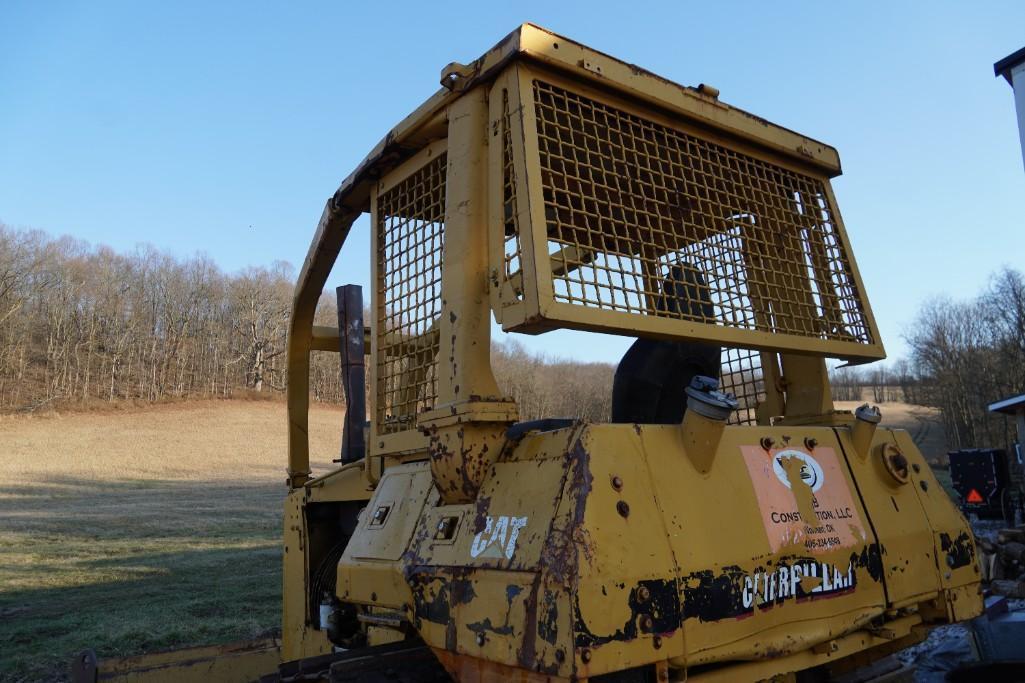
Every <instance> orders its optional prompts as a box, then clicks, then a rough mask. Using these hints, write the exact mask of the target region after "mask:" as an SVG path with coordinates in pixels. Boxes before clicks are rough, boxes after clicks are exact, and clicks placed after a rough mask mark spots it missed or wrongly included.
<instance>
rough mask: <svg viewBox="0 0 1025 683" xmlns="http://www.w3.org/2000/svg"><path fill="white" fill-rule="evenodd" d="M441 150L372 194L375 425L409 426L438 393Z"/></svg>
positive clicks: (385, 428)
mask: <svg viewBox="0 0 1025 683" xmlns="http://www.w3.org/2000/svg"><path fill="white" fill-rule="evenodd" d="M445 161H446V156H445V155H444V154H442V155H439V156H438V157H435V158H434V159H433V160H431V161H429V162H427V163H426V164H425V165H424V166H423V167H421V168H420V169H419V170H417V171H415V172H414V173H413V174H411V175H410V176H409V177H407V178H406V179H404V180H403V181H401V182H400V183H399V184H397V185H396V186H394V187H393V188H391V189H390V190H388V191H386V192H383V193H381V194H380V195H379V196H378V198H377V259H378V262H377V272H378V278H377V287H378V308H377V316H376V317H377V328H376V330H375V331H374V332H375V334H376V335H377V343H378V353H377V379H376V381H377V426H378V432H379V433H381V434H390V433H393V432H399V431H403V430H407V429H413V428H414V427H415V426H416V415H417V413H420V412H423V411H424V410H429V409H430V408H432V407H434V403H435V400H436V399H437V395H438V382H437V355H438V341H439V335H438V328H437V321H438V316H439V315H440V314H441V267H442V266H441V259H442V243H443V240H444V220H445Z"/></svg>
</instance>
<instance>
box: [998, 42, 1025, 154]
mask: <svg viewBox="0 0 1025 683" xmlns="http://www.w3.org/2000/svg"><path fill="white" fill-rule="evenodd" d="M993 73H995V74H996V75H997V76H1003V77H1004V78H1006V79H1007V82H1008V83H1010V84H1011V87H1012V88H1014V106H1015V108H1016V109H1017V110H1018V137H1019V138H1021V153H1022V161H1023V163H1025V47H1023V48H1022V49H1020V50H1018V51H1017V52H1015V53H1013V54H1010V55H1007V56H1006V57H1004V58H1003V59H1001V60H1000V61H999V62H997V63H996V64H994V65H993Z"/></svg>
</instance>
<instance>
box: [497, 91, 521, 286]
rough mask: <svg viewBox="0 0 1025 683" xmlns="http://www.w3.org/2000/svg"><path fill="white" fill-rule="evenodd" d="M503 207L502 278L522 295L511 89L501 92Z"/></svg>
mask: <svg viewBox="0 0 1025 683" xmlns="http://www.w3.org/2000/svg"><path fill="white" fill-rule="evenodd" d="M502 210H503V213H504V216H505V221H504V226H505V231H504V242H503V261H504V265H505V267H504V270H503V277H504V279H505V281H506V282H507V283H509V284H510V285H511V290H512V295H513V296H514V297H515V298H516V299H522V298H523V272H522V271H523V258H522V255H521V251H520V231H519V226H518V225H517V206H516V172H515V170H514V168H513V148H512V127H511V125H510V115H509V91H508V90H503V91H502Z"/></svg>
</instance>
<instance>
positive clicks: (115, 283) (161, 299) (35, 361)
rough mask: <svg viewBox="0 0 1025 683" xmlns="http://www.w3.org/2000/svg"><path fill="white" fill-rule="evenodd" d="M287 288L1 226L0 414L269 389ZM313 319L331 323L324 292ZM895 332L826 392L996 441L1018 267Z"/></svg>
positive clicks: (593, 379) (554, 389)
mask: <svg viewBox="0 0 1025 683" xmlns="http://www.w3.org/2000/svg"><path fill="white" fill-rule="evenodd" d="M294 282H295V273H294V271H293V269H292V267H291V266H290V265H289V264H287V263H283V262H278V263H274V264H272V265H271V266H270V267H269V268H264V267H254V268H247V269H245V270H243V271H240V272H237V273H225V272H224V271H222V270H221V269H220V268H218V267H217V265H216V264H214V263H213V262H212V261H211V260H210V259H208V258H206V257H203V256H195V257H191V258H184V259H180V258H175V257H173V256H171V255H169V254H167V253H163V252H160V251H157V250H155V249H153V248H152V247H140V248H138V249H136V250H135V251H134V252H132V253H130V254H119V253H116V252H114V251H113V250H111V249H110V248H107V247H103V246H100V247H94V246H91V245H89V244H87V243H85V242H81V241H78V240H73V239H70V238H67V237H62V238H57V239H54V238H50V237H48V236H47V235H46V234H44V233H41V232H37V231H24V230H14V229H11V228H8V227H4V226H3V225H0V411H7V412H10V411H30V410H35V409H38V408H40V407H44V406H54V405H68V404H81V403H90V402H98V401H102V402H108V403H109V402H116V401H122V400H141V401H159V400H163V399H169V398H193V397H206V398H210V397H232V396H239V395H241V394H246V393H256V394H261V395H262V394H267V393H274V392H277V391H280V390H282V389H283V388H284V382H285V376H284V375H285V362H284V350H285V335H286V332H287V328H288V315H289V311H290V306H291V298H292V287H293V284H294ZM317 322H318V324H323V325H335V324H337V321H336V313H335V303H334V297H333V296H329V295H325V296H324V297H323V299H322V300H321V302H320V306H319V308H318V312H317ZM907 340H908V342H909V344H910V347H911V357H910V358H908V359H904V360H898V361H897V362H895V363H892V364H889V365H883V364H875V365H872V366H867V367H865V368H848V369H841V370H836V371H834V372H833V373H831V374H832V380H833V388H834V393H835V398H837V399H838V400H862V399H863V398H864V399H868V400H874V401H876V402H884V401H893V400H902V401H905V402H908V403H918V404H922V405H930V406H935V407H938V408H940V410H941V412H942V415H943V420H944V427H945V430H946V432H947V439H948V443H950V444H951V446H952V447H968V446H983V445H995V446H1004V445H1006V444H1007V443H1008V439H1009V437H1010V436H1011V426H1010V425H1009V423H1008V422H1007V421H1006V420H1004V419H1003V418H1000V417H994V416H991V415H989V414H988V413H987V412H986V405H987V404H988V403H990V402H993V401H996V400H999V399H1001V398H1004V397H1006V396H1009V395H1012V394H1015V393H1021V392H1022V391H1025V278H1023V276H1022V274H1021V273H1020V272H1018V271H1016V270H1012V269H1004V270H1002V271H1000V272H999V273H997V274H996V275H995V276H994V277H993V278H992V280H991V283H990V285H989V286H988V287H987V288H986V289H985V290H984V291H983V292H982V293H980V294H979V295H978V296H977V297H975V298H974V299H970V300H952V299H949V298H939V299H935V300H933V301H931V302H929V303H927V304H926V305H925V306H924V307H923V308H922V309H921V311H920V313H919V315H918V317H917V318H916V319H915V320H914V322H913V323H912V324H911V326H910V328H909V330H908V333H907ZM492 356H493V361H494V368H495V374H496V377H497V379H498V381H499V384H500V386H501V387H502V388H503V390H504V391H506V392H507V393H509V394H510V395H512V396H513V397H514V398H516V400H517V401H518V402H519V404H520V411H521V415H522V417H523V418H524V419H533V418H537V417H551V416H568V417H582V418H585V419H590V420H606V419H608V415H609V412H610V406H611V395H612V377H613V374H614V372H615V367H614V366H613V365H611V364H606V363H594V364H583V363H575V362H570V361H561V360H550V359H544V358H539V357H537V356H534V355H531V354H530V353H527V352H526V351H525V350H524V349H523V347H521V346H519V345H517V344H515V343H510V344H506V345H496V346H495V348H494V349H493V350H492ZM311 366H312V368H311V391H312V394H313V398H314V399H315V400H318V401H327V402H339V401H341V400H342V397H341V391H340V384H339V364H338V356H337V355H336V354H330V353H314V354H313V359H312V363H311ZM866 388H867V389H866Z"/></svg>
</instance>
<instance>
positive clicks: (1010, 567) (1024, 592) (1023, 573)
mask: <svg viewBox="0 0 1025 683" xmlns="http://www.w3.org/2000/svg"><path fill="white" fill-rule="evenodd" d="M976 545H977V547H978V549H979V559H980V564H981V565H982V578H983V579H984V580H986V581H989V582H990V583H989V589H990V592H991V593H993V594H995V595H1006V596H1007V597H1009V598H1025V527H1018V528H1016V529H1001V530H1000V531H999V532H998V533H997V535H996V539H995V540H992V539H988V538H978V539H976Z"/></svg>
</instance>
